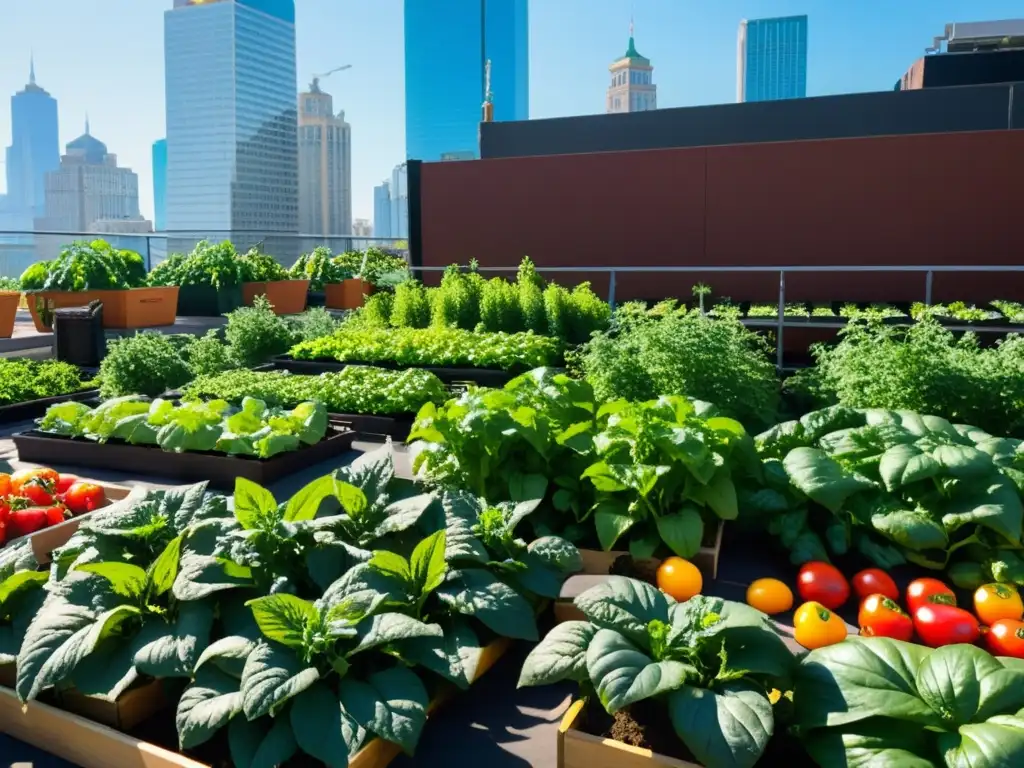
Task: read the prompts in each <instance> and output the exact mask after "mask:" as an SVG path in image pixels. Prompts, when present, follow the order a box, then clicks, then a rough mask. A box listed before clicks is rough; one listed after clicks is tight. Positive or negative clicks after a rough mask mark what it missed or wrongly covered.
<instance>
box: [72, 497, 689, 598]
mask: <svg viewBox="0 0 1024 768" xmlns="http://www.w3.org/2000/svg"><path fill="white" fill-rule="evenodd" d="M68 495H70V494H68ZM657 581H658V589H660V590H661V591H662V592H664V593H665V594H666V595H668V596H669V597H673V598H675V599H676V601H677V602H680V603H681V602H683V601H685V600H689V599H690V598H691V597H693V596H694V595H699V594H700V591H701V589H703V588H704V578H703V577H702V576H701V574H700V569H698V568H697V566H696V565H694V564H693V563H691V562H690V561H689V560H684V559H683V558H681V557H669V558H666V559H665V561H664V562H663V563H662V564H661V565H660V566H658V578H657Z"/></svg>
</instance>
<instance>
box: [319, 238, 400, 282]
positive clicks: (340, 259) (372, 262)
mask: <svg viewBox="0 0 1024 768" xmlns="http://www.w3.org/2000/svg"><path fill="white" fill-rule="evenodd" d="M334 262H335V264H337V265H338V266H339V267H341V268H342V269H343V270H344V271H346V272H349V273H351V275H359V276H360V277H362V278H363V279H364V280H367V281H369V282H370V283H373V285H375V286H381V285H385V284H387V283H389V282H394V281H395V279H396V276H397V279H398V282H402V281H404V280H406V279H408V271H409V265H408V262H407V261H406V260H405V257H404V256H402V255H401V254H399V253H397V252H395V251H390V250H388V249H386V248H378V247H376V246H371V247H370V248H367V249H366V250H365V251H346V252H345V253H342V254H340V255H338V256H336V257H335V258H334Z"/></svg>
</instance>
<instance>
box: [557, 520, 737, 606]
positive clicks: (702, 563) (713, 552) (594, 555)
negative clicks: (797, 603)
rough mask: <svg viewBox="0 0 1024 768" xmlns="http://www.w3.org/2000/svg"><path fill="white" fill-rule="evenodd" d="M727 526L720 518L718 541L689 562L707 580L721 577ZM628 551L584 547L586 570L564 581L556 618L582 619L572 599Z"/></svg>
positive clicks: (653, 565) (654, 565) (655, 563)
mask: <svg viewBox="0 0 1024 768" xmlns="http://www.w3.org/2000/svg"><path fill="white" fill-rule="evenodd" d="M724 529H725V523H724V522H721V521H719V523H718V531H717V532H716V533H715V543H714V544H713V545H712V546H710V547H701V548H700V549H699V550H697V554H696V555H694V556H693V557H692V558H691V559H690V562H692V563H693V564H694V565H696V566H697V567H698V568H699V569H700V572H701V574H702V575H703V576H704V579H705V581H714V580H715V579H716V578H717V577H718V557H719V555H720V554H721V551H722V531H723V530H724ZM628 554H629V553H628V552H619V551H616V550H613V551H611V552H605V551H603V550H599V549H581V550H580V557H581V558H582V559H583V570H582V571H581V572H580V573H578V574H575V575H573V576H570V577H569V578H567V579H566V580H565V581H564V582H563V583H562V591H561V592H560V593H559V595H558V599H557V600H556V601H555V605H554V613H555V621H556V622H558V623H561V622H563V621H583V620H584V616H583V614H582V613H581V612H580V610H579V608H577V607H576V606H575V605H573V600H575V599H576V597H577V595H580V594H582V593H583V592H586V591H587V590H588V589H590V588H591V587H593V586H596V585H598V584H600V583H601V582H602V581H604V579H606V578H608V572H609V571H610V570H611V567H612V565H613V564H614V563H615V561H616V560H618V559H619V558H620V557H622V556H623V555H628ZM642 564H643V566H646V567H647V568H651V569H656V568H657V566H658V565H659V564H660V563H659V561H658V560H656V559H652V560H645V561H642Z"/></svg>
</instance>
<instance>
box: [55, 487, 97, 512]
mask: <svg viewBox="0 0 1024 768" xmlns="http://www.w3.org/2000/svg"><path fill="white" fill-rule="evenodd" d="M104 499H105V494H104V493H103V489H102V488H101V487H100V486H98V485H94V484H93V483H83V482H77V483H75V484H74V485H72V486H71V487H70V488H68V492H67V493H66V494H64V503H65V504H67V505H68V509H70V510H71V511H72V512H74V513H75V514H76V515H80V514H83V513H85V512H92V511H93V510H94V509H99V508H100V507H101V506H103V501H104Z"/></svg>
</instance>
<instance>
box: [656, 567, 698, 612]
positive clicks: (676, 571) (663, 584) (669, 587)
mask: <svg viewBox="0 0 1024 768" xmlns="http://www.w3.org/2000/svg"><path fill="white" fill-rule="evenodd" d="M657 581H658V589H660V590H661V591H662V592H664V593H665V594H666V595H668V596H669V597H673V598H675V599H676V601H677V602H680V603H682V602H684V601H686V600H689V599H690V598H691V597H693V596H694V595H699V594H700V591H701V589H703V587H704V578H703V577H702V576H701V574H700V570H699V569H698V568H697V566H695V565H694V564H693V563H691V562H690V561H689V560H684V559H683V558H681V557H669V558H667V559H666V560H665V561H664V562H663V563H662V564H661V565H660V566H658V578H657Z"/></svg>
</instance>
